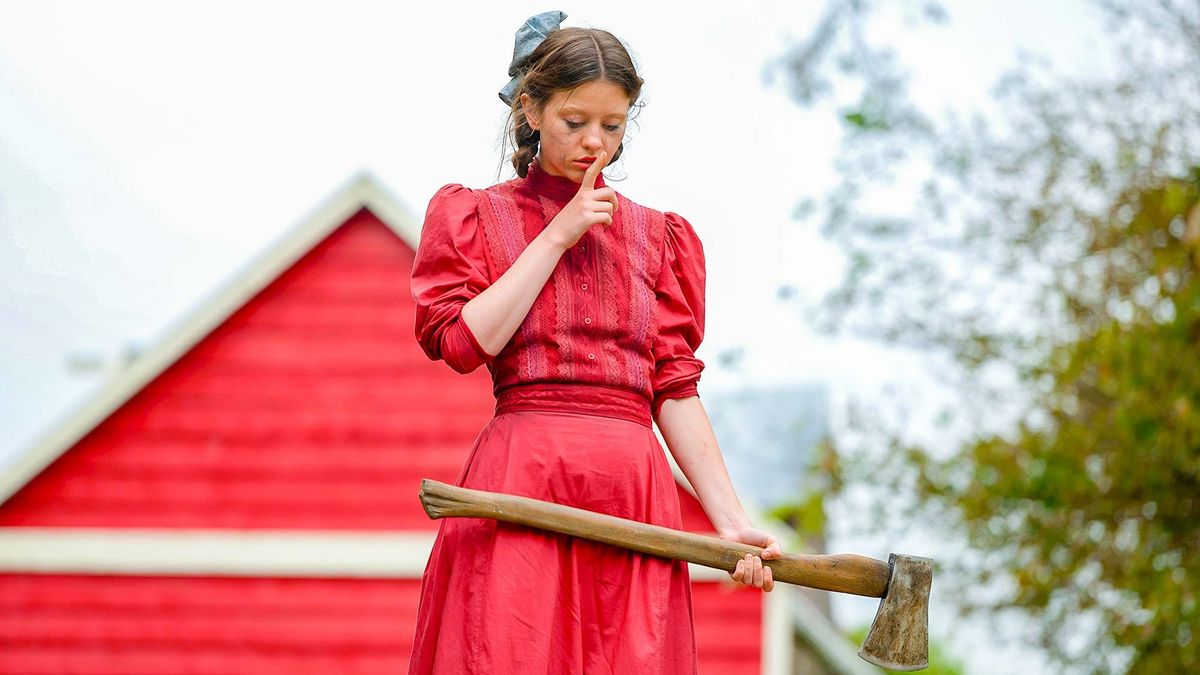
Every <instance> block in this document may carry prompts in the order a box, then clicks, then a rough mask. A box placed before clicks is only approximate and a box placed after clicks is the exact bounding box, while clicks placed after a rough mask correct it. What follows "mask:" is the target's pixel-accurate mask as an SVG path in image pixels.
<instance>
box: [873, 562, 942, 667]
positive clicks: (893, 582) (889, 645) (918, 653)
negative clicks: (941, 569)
mask: <svg viewBox="0 0 1200 675" xmlns="http://www.w3.org/2000/svg"><path fill="white" fill-rule="evenodd" d="M888 566H889V567H890V568H891V579H890V580H889V581H888V587H887V593H885V594H884V596H883V600H881V601H880V602H879V609H878V611H876V612H875V620H874V621H872V622H871V630H870V631H869V632H868V633H867V639H866V640H864V641H863V646H862V649H860V650H858V655H859V656H860V657H862V659H863V660H865V661H868V662H870V663H873V664H875V665H877V666H879V667H881V668H888V669H890V670H921V669H922V668H925V667H928V666H929V587H930V585H931V584H932V583H933V561H932V560H930V559H929V558H918V557H915V556H909V555H898V554H895V553H893V554H891V555H890V556H889V557H888Z"/></svg>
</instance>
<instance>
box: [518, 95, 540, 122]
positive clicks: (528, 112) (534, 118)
mask: <svg viewBox="0 0 1200 675" xmlns="http://www.w3.org/2000/svg"><path fill="white" fill-rule="evenodd" d="M521 113H522V114H523V115H525V122H526V123H528V124H529V128H530V129H533V130H535V131H536V130H537V128H538V125H540V124H541V123H542V119H541V116H540V115H538V114H537V110H535V109H534V106H533V99H532V98H530V97H529V94H526V93H524V92H521Z"/></svg>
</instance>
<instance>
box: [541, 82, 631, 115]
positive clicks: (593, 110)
mask: <svg viewBox="0 0 1200 675" xmlns="http://www.w3.org/2000/svg"><path fill="white" fill-rule="evenodd" d="M549 103H550V107H551V108H553V109H556V110H558V111H559V112H561V113H571V112H573V113H582V114H585V115H598V116H612V117H624V116H625V114H626V113H627V112H628V110H629V105H630V103H629V98H628V97H627V96H626V94H625V90H623V89H622V88H621V87H620V86H618V85H616V84H614V83H612V82H609V81H607V80H596V81H593V82H587V83H585V84H581V85H579V86H578V87H575V88H574V89H571V90H569V91H561V90H560V91H556V92H554V94H553V95H552V96H551V97H550V101H549Z"/></svg>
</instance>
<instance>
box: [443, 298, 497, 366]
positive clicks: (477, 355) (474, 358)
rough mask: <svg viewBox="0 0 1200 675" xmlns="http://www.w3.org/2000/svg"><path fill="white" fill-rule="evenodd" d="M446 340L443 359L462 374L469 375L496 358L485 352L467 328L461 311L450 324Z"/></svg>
mask: <svg viewBox="0 0 1200 675" xmlns="http://www.w3.org/2000/svg"><path fill="white" fill-rule="evenodd" d="M445 340H446V341H445V344H443V345H442V358H443V359H445V361H446V363H447V364H449V366H450V367H451V368H453V369H454V370H456V371H458V372H460V373H469V372H471V371H472V370H475V369H476V368H478V367H479V366H481V365H483V364H485V363H491V362H492V360H493V359H495V358H496V357H494V356H492V355H491V354H488V353H487V352H486V351H484V349H483V347H482V346H481V345H480V344H479V340H477V339H476V338H475V334H474V333H472V332H471V329H470V328H468V327H467V322H466V321H463V320H462V312H461V310H460V311H459V315H458V316H457V317H456V318H455V320H454V321H453V322H452V323H451V324H450V328H449V330H448V331H447V332H446V338H445Z"/></svg>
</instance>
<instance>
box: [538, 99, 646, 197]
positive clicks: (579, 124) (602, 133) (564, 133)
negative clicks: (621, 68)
mask: <svg viewBox="0 0 1200 675" xmlns="http://www.w3.org/2000/svg"><path fill="white" fill-rule="evenodd" d="M521 102H522V109H523V110H525V111H526V113H525V115H526V118H527V119H528V120H529V125H530V126H531V127H532V128H534V129H536V130H538V131H540V132H541V140H540V146H539V148H538V155H537V162H538V166H540V167H541V168H542V170H543V171H545V172H546V173H549V174H552V175H555V176H565V177H566V178H569V179H571V181H572V182H574V183H581V182H583V174H584V172H585V169H583V168H580V167H579V166H577V165H576V164H574V160H577V159H582V158H584V157H597V156H599V155H600V152H601V151H607V152H608V156H609V157H612V156H613V155H615V154H617V147H618V146H619V145H620V144H621V140H622V139H623V138H624V137H625V124H626V122H627V117H628V113H629V105H630V101H629V98H628V97H627V96H626V95H625V90H624V89H622V88H621V87H620V86H619V85H617V84H614V83H612V82H610V81H608V80H593V81H591V82H588V83H586V84H581V85H579V86H578V87H576V88H575V89H573V90H571V91H556V92H554V94H552V95H551V97H550V100H549V101H547V102H546V106H545V108H544V109H543V110H541V111H538V110H533V109H532V100H531V99H530V98H529V95H528V94H521Z"/></svg>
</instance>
